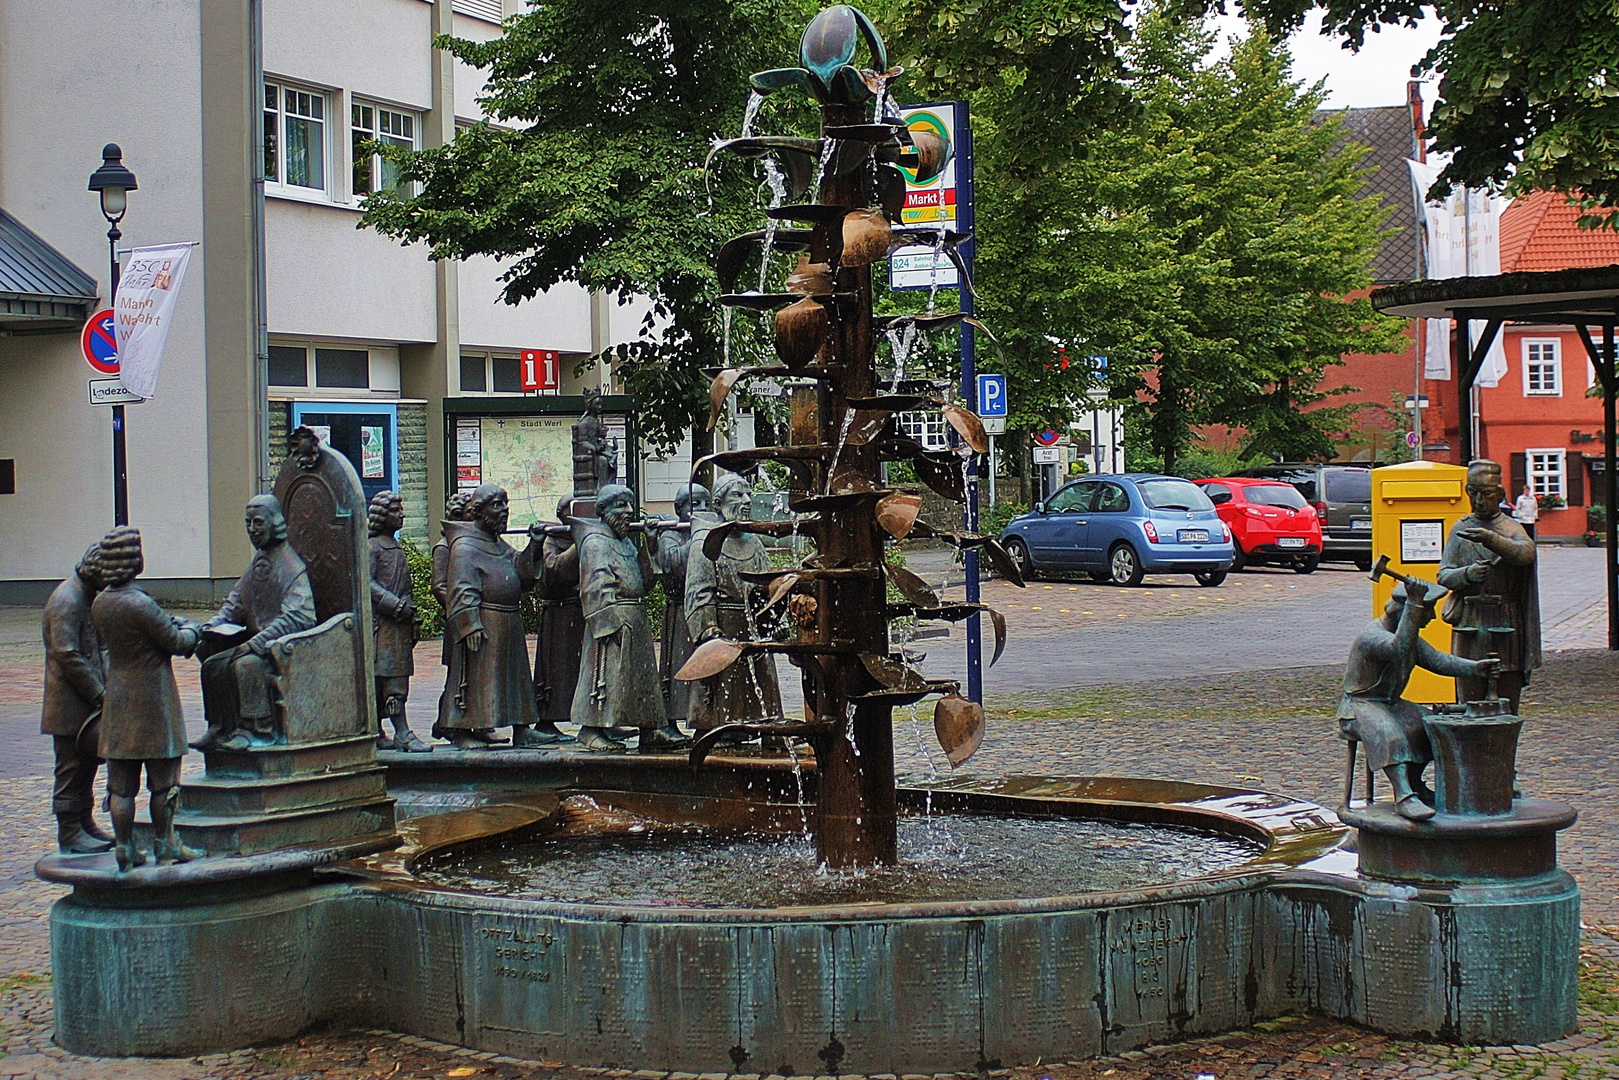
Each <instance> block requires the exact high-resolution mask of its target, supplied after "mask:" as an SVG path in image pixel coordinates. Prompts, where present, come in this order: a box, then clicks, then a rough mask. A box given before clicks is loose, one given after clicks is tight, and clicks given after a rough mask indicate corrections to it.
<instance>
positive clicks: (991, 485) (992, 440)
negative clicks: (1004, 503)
mask: <svg viewBox="0 0 1619 1080" xmlns="http://www.w3.org/2000/svg"><path fill="white" fill-rule="evenodd" d="M995 468H996V466H995V436H993V435H991V436H990V437H989V508H990V509H991V510H993V509H995Z"/></svg>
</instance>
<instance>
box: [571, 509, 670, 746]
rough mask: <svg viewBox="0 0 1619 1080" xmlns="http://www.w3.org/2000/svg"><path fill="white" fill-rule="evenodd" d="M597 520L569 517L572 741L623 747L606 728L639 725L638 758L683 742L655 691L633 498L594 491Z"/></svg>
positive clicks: (647, 563)
mask: <svg viewBox="0 0 1619 1080" xmlns="http://www.w3.org/2000/svg"><path fill="white" fill-rule="evenodd" d="M596 510H597V513H598V514H599V515H600V520H599V521H592V520H580V519H575V527H576V530H577V533H578V536H579V541H578V543H579V593H580V599H581V600H582V602H583V604H584V611H585V651H584V655H583V656H582V657H581V660H580V665H579V669H580V670H579V686H578V687H577V689H575V690H574V695H573V721H574V723H576V724H578V725H580V729H579V735H578V738H579V743H580V745H582V746H584V747H585V748H586V749H589V750H613V751H617V750H623V749H624V744H623V743H620V742H618V741H617V740H616V739H614V738H612V737H611V736H610V735H609V734H608V732H607V729H609V728H615V727H633V728H639V729H640V732H641V738H640V742H639V749H640V750H641V752H642V753H650V752H652V751H654V750H678V749H681V748H683V747H685V746H687V745H688V742H687V740H686V738H685V737H684V736H683V735H682V734H681V733H680V731H679V730H678V729H676V728H673V727H671V726H670V725H669V718H668V716H667V714H665V713H664V711H663V695H662V694H660V693H659V692H658V662H657V658H656V656H655V655H654V654H653V646H652V624H651V623H650V622H649V621H648V620H647V615H646V591H647V585H648V583H649V582H651V580H652V560H651V558H650V557H649V556H648V555H647V553H646V550H645V548H643V547H642V546H641V544H640V542H639V541H638V540H637V539H636V538H635V537H634V536H632V535H631V525H632V524H633V523H634V520H635V494H634V492H632V491H631V490H630V489H629V488H627V487H625V486H623V485H622V484H608V485H606V486H605V487H603V488H601V489H600V490H599V491H598V492H597V493H596Z"/></svg>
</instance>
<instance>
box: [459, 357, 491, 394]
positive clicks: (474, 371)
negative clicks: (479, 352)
mask: <svg viewBox="0 0 1619 1080" xmlns="http://www.w3.org/2000/svg"><path fill="white" fill-rule="evenodd" d="M488 389H489V375H488V373H487V371H486V370H485V369H484V358H483V357H482V356H463V357H462V358H461V392H462V393H469V392H470V393H474V394H481V393H483V392H484V391H485V390H488Z"/></svg>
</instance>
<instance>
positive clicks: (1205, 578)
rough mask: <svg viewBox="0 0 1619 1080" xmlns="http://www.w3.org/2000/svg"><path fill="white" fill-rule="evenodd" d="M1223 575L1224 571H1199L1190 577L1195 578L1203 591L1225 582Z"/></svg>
mask: <svg viewBox="0 0 1619 1080" xmlns="http://www.w3.org/2000/svg"><path fill="white" fill-rule="evenodd" d="M1225 575H1226V572H1225V571H1224V570H1199V571H1198V572H1197V573H1195V574H1193V575H1192V576H1193V577H1195V578H1196V579H1197V583H1198V584H1199V585H1201V586H1203V587H1204V588H1205V589H1212V588H1214V587H1215V586H1216V585H1218V584H1220V582H1222V581H1224V580H1225Z"/></svg>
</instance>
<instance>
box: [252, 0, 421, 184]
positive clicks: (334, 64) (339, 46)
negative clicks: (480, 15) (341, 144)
mask: <svg viewBox="0 0 1619 1080" xmlns="http://www.w3.org/2000/svg"><path fill="white" fill-rule="evenodd" d="M432 14H433V8H432V5H431V4H426V3H423V2H422V0H341V2H336V3H334V2H333V0H264V70H265V72H266V73H267V74H273V75H275V76H283V77H285V78H287V79H291V80H295V81H298V82H301V83H303V84H304V85H305V86H306V87H309V88H319V89H326V90H333V89H340V90H343V91H352V92H354V93H357V94H360V95H362V96H364V97H367V98H369V99H370V100H372V101H375V102H381V103H387V104H392V105H397V106H408V107H410V108H414V109H417V110H420V109H423V108H425V107H426V106H427V105H428V104H430V103H431V102H432V100H433V87H432V77H433V75H432V50H431V48H430V43H431V42H432V39H433V29H432ZM338 104H340V105H342V106H344V107H343V108H341V109H339V110H337V111H335V112H333V111H331V110H328V112H327V116H328V117H331V118H334V120H335V125H336V127H337V128H338V129H339V130H338V134H339V135H340V136H341V137H343V138H344V139H347V136H348V133H347V131H346V130H343V129H345V128H346V127H347V125H348V108H347V105H348V103H347V102H339V103H338ZM345 156H346V155H345Z"/></svg>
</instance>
